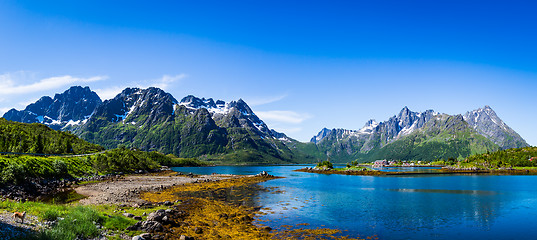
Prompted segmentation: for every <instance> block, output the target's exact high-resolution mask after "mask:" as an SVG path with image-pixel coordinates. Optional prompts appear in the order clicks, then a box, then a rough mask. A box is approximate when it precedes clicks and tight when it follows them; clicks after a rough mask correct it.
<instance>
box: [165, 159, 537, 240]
mask: <svg viewBox="0 0 537 240" xmlns="http://www.w3.org/2000/svg"><path fill="white" fill-rule="evenodd" d="M301 167H302V166H216V167H183V168H174V170H176V171H181V172H187V173H188V172H193V173H197V174H211V173H222V174H257V173H259V172H261V171H267V172H268V173H269V174H272V175H276V176H283V177H285V178H283V179H275V180H271V181H268V182H264V183H261V184H260V185H261V186H264V187H265V188H267V189H271V191H259V192H257V193H256V195H255V196H254V197H253V198H252V204H255V205H258V206H263V207H266V208H268V209H266V210H264V212H265V213H268V214H267V215H261V216H259V218H258V219H259V220H261V221H267V222H263V224H265V225H268V226H271V227H273V228H276V229H279V228H280V226H281V225H296V224H300V223H308V224H309V225H308V226H306V227H309V228H317V227H328V228H336V229H341V230H347V231H345V232H344V234H345V235H350V236H361V237H367V236H373V235H376V236H378V237H379V238H380V239H462V238H477V239H536V237H535V236H537V228H535V227H534V225H535V222H537V176H493V175H408V176H380V177H378V176H377V177H374V176H348V175H335V174H333V175H325V174H315V173H305V172H293V171H292V170H294V169H298V168H301ZM417 170H423V168H419V169H417ZM301 227H304V226H301Z"/></svg>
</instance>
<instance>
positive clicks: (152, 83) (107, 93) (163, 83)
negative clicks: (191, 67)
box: [94, 73, 188, 100]
mask: <svg viewBox="0 0 537 240" xmlns="http://www.w3.org/2000/svg"><path fill="white" fill-rule="evenodd" d="M187 76H188V75H186V74H184V73H181V74H177V75H163V76H162V77H161V78H157V79H152V80H148V81H145V82H144V83H140V82H132V83H130V85H128V84H123V85H121V86H111V87H107V88H100V89H95V90H94V91H95V92H96V93H97V95H99V97H101V99H103V100H105V99H111V98H114V97H115V96H116V95H117V94H119V93H121V91H123V90H124V89H125V88H128V87H138V88H148V87H157V88H160V89H162V90H167V89H168V87H169V86H170V85H171V84H173V83H176V82H178V81H180V80H181V79H184V78H186V77H187Z"/></svg>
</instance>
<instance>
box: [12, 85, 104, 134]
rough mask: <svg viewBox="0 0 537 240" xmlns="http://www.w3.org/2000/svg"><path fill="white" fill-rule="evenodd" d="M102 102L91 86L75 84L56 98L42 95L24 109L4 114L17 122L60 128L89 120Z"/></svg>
mask: <svg viewBox="0 0 537 240" xmlns="http://www.w3.org/2000/svg"><path fill="white" fill-rule="evenodd" d="M101 103H102V101H101V98H99V96H98V95H97V93H95V92H93V91H91V90H90V88H89V87H81V86H73V87H71V88H69V89H68V90H66V91H65V92H63V93H60V94H56V95H55V96H54V99H53V98H51V97H48V96H44V97H41V98H40V99H39V100H37V101H36V102H35V103H32V104H30V105H28V106H27V107H26V108H25V109H24V110H22V111H17V110H15V109H11V110H10V111H9V112H7V113H6V114H4V118H6V119H7V120H11V121H17V122H25V123H43V124H47V125H49V126H50V127H52V128H54V129H60V128H63V127H64V126H66V125H73V124H75V125H76V124H80V123H81V122H82V121H85V120H87V119H88V118H89V117H90V116H91V114H92V113H93V111H94V110H95V108H96V107H97V106H98V105H100V104H101Z"/></svg>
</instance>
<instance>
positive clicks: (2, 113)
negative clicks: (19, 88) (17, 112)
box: [0, 107, 11, 115]
mask: <svg viewBox="0 0 537 240" xmlns="http://www.w3.org/2000/svg"><path fill="white" fill-rule="evenodd" d="M9 110H11V108H8V107H7V108H0V114H1V115H4V113H7V111H9Z"/></svg>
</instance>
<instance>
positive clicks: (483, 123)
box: [463, 106, 528, 149]
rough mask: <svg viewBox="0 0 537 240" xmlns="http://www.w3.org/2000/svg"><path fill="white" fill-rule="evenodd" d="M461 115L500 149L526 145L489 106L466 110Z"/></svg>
mask: <svg viewBox="0 0 537 240" xmlns="http://www.w3.org/2000/svg"><path fill="white" fill-rule="evenodd" d="M463 117H464V121H466V122H467V123H468V124H470V126H471V127H473V128H474V129H475V130H476V131H477V132H478V133H479V134H481V135H483V136H485V137H486V138H488V139H490V140H491V141H492V142H494V143H495V144H497V145H498V146H500V147H501V148H502V149H507V148H518V147H526V146H528V144H527V143H526V141H525V140H524V139H523V138H522V137H521V136H520V135H519V134H518V133H517V132H515V131H514V130H513V129H511V128H510V127H509V126H507V124H505V123H504V122H503V121H502V120H501V119H500V118H499V117H498V115H496V112H494V110H492V108H490V106H485V107H484V108H479V109H476V110H473V111H470V112H467V113H466V114H464V116H463Z"/></svg>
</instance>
